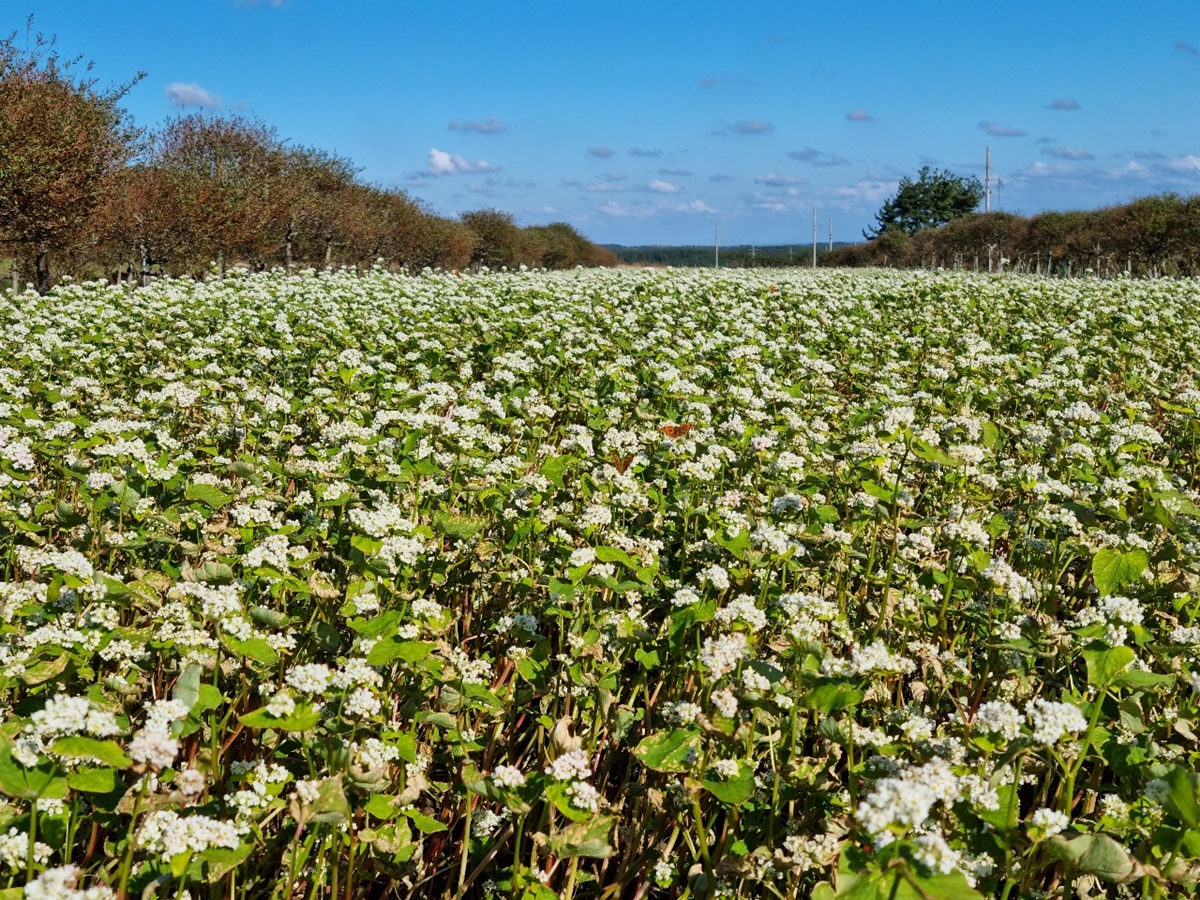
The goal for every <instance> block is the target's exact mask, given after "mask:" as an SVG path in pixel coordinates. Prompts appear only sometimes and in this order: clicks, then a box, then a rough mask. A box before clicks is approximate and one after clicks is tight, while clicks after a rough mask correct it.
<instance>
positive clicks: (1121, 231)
mask: <svg viewBox="0 0 1200 900" xmlns="http://www.w3.org/2000/svg"><path fill="white" fill-rule="evenodd" d="M820 264H821V265H825V266H894V267H900V268H938V267H942V268H946V269H972V270H975V271H984V272H988V271H1016V272H1035V273H1042V274H1053V275H1064V276H1071V275H1085V274H1089V275H1096V276H1100V277H1105V278H1111V277H1114V276H1116V275H1119V274H1120V273H1128V274H1130V275H1134V276H1146V277H1158V276H1186V275H1197V274H1200V196H1192V197H1186V198H1185V197H1180V196H1179V195H1178V194H1173V193H1165V194H1159V195H1155V196H1151V197H1142V198H1140V199H1137V200H1134V201H1132V202H1131V203H1127V204H1124V205H1122V206H1112V207H1108V208H1105V209H1097V210H1090V211H1079V212H1046V213H1041V214H1039V215H1036V216H1018V215H1013V214H1011V213H1002V212H994V213H987V214H972V215H968V216H964V217H962V218H959V219H955V220H954V221H952V222H950V223H949V224H947V225H943V226H942V227H940V228H931V229H927V230H923V231H918V232H916V233H915V234H912V235H909V234H905V233H904V232H902V231H887V232H884V233H883V234H882V235H880V236H879V237H877V238H876V239H874V240H872V241H870V242H868V243H865V244H853V245H849V246H845V247H842V248H838V249H835V250H834V251H833V252H832V253H829V254H826V255H825V256H824V257H822V258H821V260H820Z"/></svg>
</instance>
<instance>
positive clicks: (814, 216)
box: [813, 203, 817, 269]
mask: <svg viewBox="0 0 1200 900" xmlns="http://www.w3.org/2000/svg"><path fill="white" fill-rule="evenodd" d="M816 267H817V205H816V204H815V203H814V204H813V268H814V269H815V268H816Z"/></svg>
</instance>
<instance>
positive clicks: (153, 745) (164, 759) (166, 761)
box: [129, 729, 179, 769]
mask: <svg viewBox="0 0 1200 900" xmlns="http://www.w3.org/2000/svg"><path fill="white" fill-rule="evenodd" d="M178 754H179V741H177V740H175V738H173V737H171V736H170V735H169V734H166V733H164V732H161V731H150V730H149V729H143V730H142V731H139V732H138V733H137V736H136V737H134V739H133V740H132V741H130V742H129V755H130V757H132V758H133V760H134V761H135V762H141V763H146V764H147V765H149V766H152V767H154V768H155V769H165V768H167V766H169V765H171V763H173V762H175V757H176V756H177V755H178Z"/></svg>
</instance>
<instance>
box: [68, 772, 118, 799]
mask: <svg viewBox="0 0 1200 900" xmlns="http://www.w3.org/2000/svg"><path fill="white" fill-rule="evenodd" d="M67 787H69V788H71V789H72V790H76V791H83V792H84V793H87V794H111V793H112V792H113V791H115V790H116V789H117V770H116V769H76V770H75V771H74V772H70V773H68V774H67Z"/></svg>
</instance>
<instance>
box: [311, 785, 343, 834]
mask: <svg viewBox="0 0 1200 900" xmlns="http://www.w3.org/2000/svg"><path fill="white" fill-rule="evenodd" d="M308 811H309V812H310V813H312V815H313V820H314V821H316V822H322V823H325V824H329V825H341V824H343V823H345V822H348V821H350V804H349V803H348V802H347V801H346V793H345V791H343V790H342V776H341V775H335V776H333V777H332V778H326V779H325V780H324V781H322V782H321V786H320V787H319V788H318V789H317V798H316V799H315V800H313V802H312V803H310V804H309V805H308Z"/></svg>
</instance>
